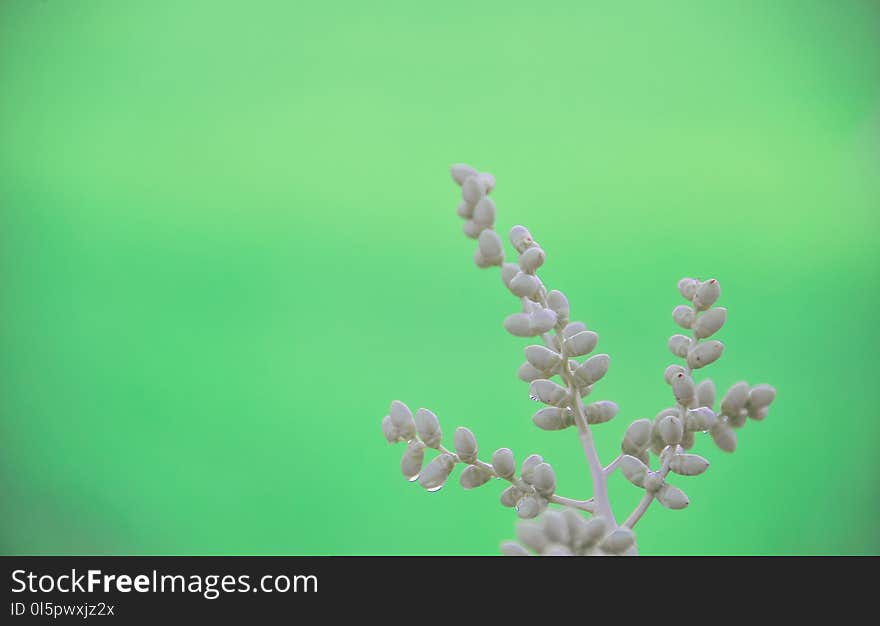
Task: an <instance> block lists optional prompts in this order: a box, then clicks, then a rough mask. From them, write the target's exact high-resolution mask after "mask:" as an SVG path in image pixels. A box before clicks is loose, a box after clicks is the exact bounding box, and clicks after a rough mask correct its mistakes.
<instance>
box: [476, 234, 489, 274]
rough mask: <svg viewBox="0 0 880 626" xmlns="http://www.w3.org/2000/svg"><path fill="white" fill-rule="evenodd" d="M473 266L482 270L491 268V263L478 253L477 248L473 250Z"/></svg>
mask: <svg viewBox="0 0 880 626" xmlns="http://www.w3.org/2000/svg"><path fill="white" fill-rule="evenodd" d="M483 232H486V231H483ZM474 265H476V266H477V267H479V268H480V269H482V270H484V269H486V268H487V267H492V263H490V262H489V260H488V259H486V257H484V256H483V253H482V252H480V249H479V248H477V249H476V250H474Z"/></svg>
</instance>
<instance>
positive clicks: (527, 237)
mask: <svg viewBox="0 0 880 626" xmlns="http://www.w3.org/2000/svg"><path fill="white" fill-rule="evenodd" d="M510 243H511V244H512V245H513V247H514V249H515V250H516V251H517V252H519V253H520V254H522V253H523V252H525V251H526V250H527V249H529V248H531V247H532V246H533V245H535V240H534V239H532V233H530V232H529V229H528V228H526V227H525V226H514V227H513V228H511V229H510Z"/></svg>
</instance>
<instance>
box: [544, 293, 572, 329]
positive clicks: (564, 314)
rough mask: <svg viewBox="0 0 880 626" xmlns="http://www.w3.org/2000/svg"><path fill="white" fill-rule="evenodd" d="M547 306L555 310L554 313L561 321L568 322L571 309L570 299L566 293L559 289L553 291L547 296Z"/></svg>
mask: <svg viewBox="0 0 880 626" xmlns="http://www.w3.org/2000/svg"><path fill="white" fill-rule="evenodd" d="M547 306H549V307H550V308H551V309H553V312H554V313H556V317H557V318H558V319H559V320H560V321H562V322H563V323H564V322H567V321H568V315H569V313H570V312H571V307H570V306H569V304H568V298H566V297H565V294H564V293H562V292H561V291H559V290H558V289H553V290H552V291H551V292H550V293H548V294H547Z"/></svg>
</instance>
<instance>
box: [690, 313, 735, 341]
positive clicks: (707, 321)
mask: <svg viewBox="0 0 880 626" xmlns="http://www.w3.org/2000/svg"><path fill="white" fill-rule="evenodd" d="M726 321H727V309H725V308H724V307H715V308H714V309H709V310H708V311H706V312H705V313H703V314H702V315H701V316H700V317H698V318H697V322H696V324H694V337H696V338H697V339H705V338H706V337H711V336H712V335H714V334H715V333H717V332H718V331H719V330H721V327H722V326H724V322H726Z"/></svg>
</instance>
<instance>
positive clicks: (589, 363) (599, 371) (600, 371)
mask: <svg viewBox="0 0 880 626" xmlns="http://www.w3.org/2000/svg"><path fill="white" fill-rule="evenodd" d="M587 332H588V331H587ZM610 364H611V357H609V356H608V355H607V354H596V355H593V356H591V357H590V358H589V359H587V360H586V361H584V362H583V364H581V365H579V366H578V368H577V369H576V370H575V371H574V377H575V378H576V379H577V381H578V382H579V383H582V384H584V385H592V384H593V383H595V382H597V381H598V380H600V379H601V378H602V377H603V376H605V374H606V373H607V372H608V366H609V365H610Z"/></svg>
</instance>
